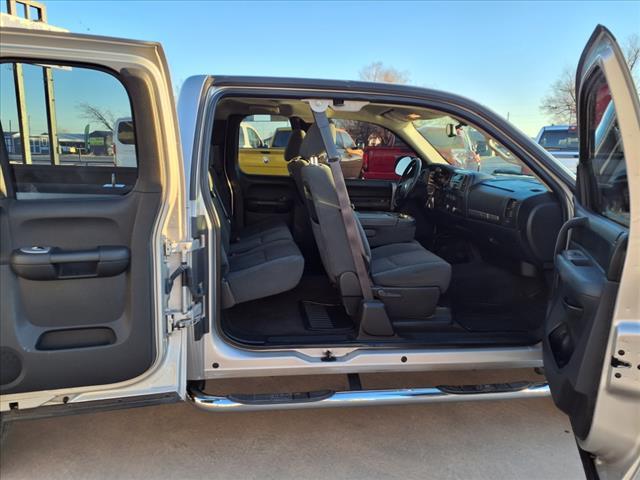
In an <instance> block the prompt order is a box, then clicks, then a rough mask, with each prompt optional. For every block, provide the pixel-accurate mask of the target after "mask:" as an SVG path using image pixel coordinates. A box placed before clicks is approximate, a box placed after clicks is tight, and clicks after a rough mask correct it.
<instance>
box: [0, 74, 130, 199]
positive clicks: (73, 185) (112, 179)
mask: <svg viewBox="0 0 640 480" xmlns="http://www.w3.org/2000/svg"><path fill="white" fill-rule="evenodd" d="M0 76H1V78H0V100H1V101H0V105H1V108H0V123H1V125H2V130H3V132H4V142H5V145H6V147H7V152H8V154H9V161H10V163H11V165H12V168H13V170H14V173H15V175H14V177H15V179H16V191H17V192H31V193H38V192H41V193H110V194H123V193H126V192H127V191H129V190H130V189H131V188H132V186H133V184H134V183H135V180H136V178H137V171H136V169H135V167H137V158H136V151H135V137H134V133H133V132H134V128H133V122H132V114H131V107H130V102H129V96H128V94H127V92H126V90H125V88H124V86H123V85H122V84H121V83H120V82H119V81H118V80H117V79H116V78H115V77H114V76H113V75H110V74H108V73H106V72H102V71H99V70H93V69H88V68H82V67H76V66H73V67H70V66H57V65H56V66H53V65H47V66H42V65H32V64H13V63H3V64H1V65H0ZM20 98H22V99H23V101H22V102H21V101H20ZM20 105H22V106H23V107H22V110H23V111H21V108H20ZM114 132H117V133H116V135H114ZM114 136H115V137H116V138H114ZM23 145H24V146H23Z"/></svg>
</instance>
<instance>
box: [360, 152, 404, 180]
mask: <svg viewBox="0 0 640 480" xmlns="http://www.w3.org/2000/svg"><path fill="white" fill-rule="evenodd" d="M407 155H409V156H415V155H416V154H415V152H414V151H413V150H411V149H410V148H409V147H407V146H406V145H405V144H403V143H400V144H399V145H398V144H396V145H394V146H382V145H380V146H377V147H365V149H364V154H363V156H362V178H364V179H367V180H398V179H399V178H400V177H399V176H398V175H396V173H395V168H396V162H397V161H398V159H399V158H402V157H406V156H407Z"/></svg>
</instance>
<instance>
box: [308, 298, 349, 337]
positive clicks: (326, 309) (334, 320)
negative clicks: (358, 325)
mask: <svg viewBox="0 0 640 480" xmlns="http://www.w3.org/2000/svg"><path fill="white" fill-rule="evenodd" d="M301 308H302V313H303V314H304V318H305V321H306V323H307V327H308V328H309V330H323V331H326V330H331V331H336V330H350V329H351V328H353V323H352V322H351V319H350V318H349V316H348V315H347V313H346V312H345V311H344V307H343V306H342V305H330V304H326V303H317V302H309V301H304V300H303V301H302V302H301Z"/></svg>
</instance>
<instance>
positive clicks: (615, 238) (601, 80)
mask: <svg viewBox="0 0 640 480" xmlns="http://www.w3.org/2000/svg"><path fill="white" fill-rule="evenodd" d="M576 78H577V82H576V85H577V91H576V98H577V107H578V129H579V136H580V161H579V164H578V169H577V181H576V191H577V194H576V199H575V209H574V218H572V219H570V220H569V221H568V222H567V223H565V225H564V226H563V227H562V229H561V230H560V234H559V236H558V240H557V243H556V249H555V250H556V251H555V276H554V288H553V291H552V299H551V303H550V306H549V309H548V312H547V319H546V324H545V335H544V339H543V345H544V365H545V374H546V377H547V379H548V381H549V385H550V387H551V393H552V396H553V400H554V402H555V403H556V405H557V406H558V407H559V408H560V409H561V410H562V411H564V412H565V413H567V415H568V416H569V418H570V420H571V425H572V428H573V431H574V433H575V435H576V438H577V440H578V447H579V449H580V451H581V458H582V460H583V464H584V466H585V472H586V473H587V476H588V477H589V478H598V476H601V477H604V478H611V479H613V478H616V479H618V478H636V476H637V475H638V474H639V473H640V462H639V461H638V459H640V383H639V382H638V378H640V375H638V374H637V373H635V372H637V371H638V370H639V369H640V302H638V298H639V297H638V285H640V268H639V267H640V216H639V215H638V212H640V141H639V140H640V101H639V100H638V95H637V91H636V90H635V87H634V84H633V81H632V79H631V75H630V73H629V70H628V68H627V66H626V62H625V59H624V56H623V54H622V52H621V51H620V48H619V47H618V45H617V43H616V41H615V39H614V37H613V36H612V35H611V33H610V32H609V31H608V30H607V29H606V28H604V27H602V26H598V27H597V28H596V30H595V31H594V33H593V35H592V36H591V38H590V40H589V42H588V44H587V47H586V48H585V50H584V52H583V54H582V57H581V59H580V63H579V65H578V71H577V75H576Z"/></svg>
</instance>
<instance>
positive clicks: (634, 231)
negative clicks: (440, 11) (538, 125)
mask: <svg viewBox="0 0 640 480" xmlns="http://www.w3.org/2000/svg"><path fill="white" fill-rule="evenodd" d="M0 47H1V48H0V59H1V61H2V63H3V65H4V66H3V68H2V69H0V75H2V87H3V88H2V89H1V91H0V93H1V95H2V98H1V99H0V100H1V103H2V106H3V108H2V111H1V112H0V114H1V115H2V117H1V118H0V123H1V125H2V127H3V128H5V129H6V128H7V126H8V125H9V124H10V123H11V125H18V126H19V132H18V131H16V133H19V135H18V136H19V137H20V143H19V145H22V146H23V147H21V148H22V150H20V151H21V152H22V153H21V155H22V156H20V155H18V156H16V157H13V156H12V158H11V160H10V159H9V156H8V154H7V149H6V146H5V142H0V239H1V241H0V285H1V286H2V288H1V289H0V358H1V362H0V412H1V413H2V417H1V421H2V423H3V424H4V423H5V422H11V421H19V420H22V419H28V418H37V417H43V416H53V415H66V414H69V413H80V412H87V411H93V410H99V409H109V408H122V407H128V406H130V407H134V406H142V405H150V404H154V403H161V402H170V401H180V400H184V401H188V402H191V403H192V404H193V405H194V406H196V407H197V408H200V409H203V410H205V411H210V412H229V411H249V410H268V409H306V408H327V407H353V406H367V405H388V404H414V403H430V402H444V401H446V402H448V401H475V400H499V399H503V400H506V399H527V398H538V397H543V396H548V395H551V396H552V397H553V400H554V402H555V404H556V405H557V407H558V408H559V409H560V410H562V411H563V412H565V413H566V414H567V415H568V416H569V418H570V420H571V425H572V428H573V431H574V434H575V436H576V439H577V444H578V447H579V451H580V455H581V458H582V460H583V464H584V467H585V472H586V474H587V476H588V477H589V478H598V475H599V476H600V477H599V478H606V479H614V478H615V479H622V478H624V479H632V478H637V477H636V476H637V474H638V473H639V471H640V470H639V469H640V386H639V385H640V301H639V299H640V295H638V285H640V141H639V139H640V102H639V100H638V96H637V93H636V91H635V89H634V86H633V85H634V84H633V81H632V79H631V75H630V73H629V70H628V68H627V66H626V63H625V60H624V57H623V54H622V52H621V50H620V48H619V46H618V44H617V43H616V41H615V39H614V37H613V35H612V34H611V33H610V32H609V31H608V30H607V29H606V28H604V27H602V26H598V27H597V28H596V29H595V31H594V33H593V34H592V36H591V38H590V39H589V41H588V42H587V45H586V47H585V50H584V52H583V54H582V57H581V59H580V62H579V67H578V70H577V77H576V78H577V79H578V80H577V86H576V98H577V99H578V105H579V108H578V126H577V128H578V130H579V132H580V137H581V139H582V140H583V145H584V146H585V148H583V149H581V150H580V158H579V161H580V162H581V163H583V164H585V165H587V166H588V167H589V168H585V169H581V172H582V173H583V174H582V175H580V176H579V177H578V178H577V179H575V178H574V177H573V176H571V175H570V174H569V173H568V172H567V171H566V169H564V168H562V167H561V166H560V165H558V163H557V162H556V160H555V159H554V158H553V157H552V156H551V155H550V154H549V152H547V151H546V150H544V149H543V148H542V147H540V145H538V144H537V143H536V142H534V141H533V140H531V139H530V138H528V137H527V136H525V135H524V134H523V133H522V132H521V131H520V130H518V129H517V128H516V127H514V126H513V125H512V124H511V123H509V122H508V121H507V120H505V119H503V118H501V117H500V116H498V115H496V114H495V113H493V112H492V111H491V110H489V109H487V108H485V107H483V106H481V105H479V104H478V103H475V102H474V101H471V100H468V99H466V98H463V97H460V96H457V95H454V94H449V93H446V92H440V91H435V90H430V89H424V88H417V87H410V86H406V85H393V84H384V83H366V82H347V81H330V80H311V79H295V78H286V79H280V78H268V77H225V76H219V75H216V76H207V75H199V76H195V77H191V78H189V79H188V80H186V81H185V82H184V84H183V86H182V89H181V92H180V98H179V101H178V105H177V108H176V105H175V104H174V96H173V89H172V85H171V80H170V76H169V71H168V65H167V61H166V58H165V56H164V52H163V49H162V47H161V46H160V45H159V44H157V43H153V42H138V41H132V40H120V39H116V38H106V37H97V36H88V35H80V34H72V33H66V32H53V31H35V30H34V31H30V30H26V29H18V28H4V27H2V28H1V29H0ZM52 65H57V66H63V67H66V68H55V69H51V70H47V69H50V68H51V66H52ZM532 65H535V62H532ZM43 71H44V73H45V75H49V74H50V75H51V82H53V83H54V84H55V85H56V86H57V87H59V88H63V87H64V88H65V89H66V91H67V92H70V95H71V97H72V98H71V100H73V101H71V102H67V107H65V105H64V101H62V97H60V98H59V99H58V100H59V102H58V103H57V105H56V107H55V108H57V109H58V110H57V113H58V117H59V118H63V117H64V116H65V115H67V116H68V115H73V114H74V112H76V110H75V107H76V105H78V104H79V103H81V102H92V103H93V106H95V107H96V108H99V109H104V110H107V109H108V110H109V111H112V112H114V116H116V117H118V118H120V119H121V122H120V124H119V126H118V127H117V130H118V131H119V130H120V127H122V132H121V133H122V134H123V135H122V137H121V138H120V140H119V143H118V145H117V146H116V154H117V155H122V157H120V158H122V161H121V162H120V163H122V164H126V165H132V164H133V161H134V160H135V166H136V167H137V168H131V167H130V166H126V167H123V166H120V165H94V164H91V163H78V164H75V165H60V164H58V163H56V161H55V155H54V154H53V153H52V154H51V162H50V163H47V164H44V163H38V164H34V163H31V162H29V161H28V159H29V149H28V148H24V146H25V145H28V143H29V139H30V136H29V122H28V115H26V114H25V113H27V112H25V111H23V109H22V110H21V109H20V108H16V105H24V104H28V102H26V103H25V102H23V100H24V98H29V97H30V96H32V95H40V98H42V97H41V96H42V92H41V91H40V90H39V89H42V88H45V87H46V86H44V87H43V82H42V81H38V82H25V83H24V85H21V86H20V88H19V89H18V90H17V91H16V90H15V89H14V88H13V86H14V85H20V79H21V78H22V77H23V75H38V77H37V78H39V79H41V78H42V73H43ZM5 86H6V87H7V88H5ZM80 86H81V87H82V88H80ZM98 86H99V87H98ZM603 92H604V93H606V95H608V97H606V98H607V100H606V101H604V102H603V101H600V102H598V108H594V105H595V104H596V103H597V102H596V100H601V99H602V98H605V97H604V96H603ZM20 102H22V103H20ZM65 108H67V109H66V110H63V109H65ZM63 114H64V115H63ZM76 114H77V113H76ZM251 115H278V116H284V117H286V118H287V119H288V120H289V121H290V124H291V125H292V132H291V136H290V140H289V141H288V143H287V145H286V148H285V159H286V161H288V162H290V163H289V164H287V166H288V167H291V168H290V169H287V173H286V174H283V175H273V176H266V175H251V174H247V173H245V172H242V171H241V169H240V168H239V166H238V161H239V160H238V159H239V150H240V147H241V146H242V145H241V143H240V142H239V139H238V137H239V134H240V133H239V127H240V124H241V123H242V120H243V119H244V118H247V117H248V116H251ZM65 118H72V117H65ZM445 118H446V119H448V118H452V119H453V121H455V123H456V124H463V123H464V124H466V125H469V126H470V127H473V128H474V129H476V130H478V131H481V132H486V139H487V142H488V143H490V144H491V145H493V146H495V148H496V149H497V150H499V151H504V152H508V156H509V159H510V163H514V164H517V165H518V166H519V167H521V168H519V169H517V170H516V169H514V170H513V172H511V171H510V172H508V173H507V174H505V173H504V172H498V173H497V174H487V173H484V172H479V171H477V168H476V169H468V168H463V167H464V166H462V168H461V166H459V165H451V164H450V163H449V162H448V161H447V159H446V158H445V156H443V154H442V153H440V152H439V151H438V149H437V148H435V147H434V145H432V144H431V143H430V142H429V140H428V138H426V137H425V136H424V135H422V134H421V133H420V131H419V128H418V127H419V126H420V125H421V122H422V121H423V120H424V119H436V120H437V119H445ZM129 119H133V124H132V123H131V120H129ZM332 119H336V120H341V121H347V120H353V121H361V122H369V123H372V124H375V125H381V126H384V127H385V128H386V129H388V130H389V131H390V132H391V133H393V134H394V135H396V136H397V137H398V138H400V139H401V140H402V141H403V142H404V143H405V144H406V145H407V146H408V150H409V151H411V152H415V155H412V156H405V157H403V158H400V159H399V160H398V161H397V164H396V165H395V169H396V170H395V172H396V174H397V175H398V176H397V178H398V180H397V181H395V180H382V179H380V180H367V179H360V178H357V179H345V178H344V177H345V175H344V174H343V173H342V169H341V168H340V164H339V162H340V154H339V151H338V148H337V141H336V129H335V128H334V124H333V123H332V122H331V120H332ZM447 121H448V120H447ZM52 123H53V122H51V121H49V122H48V127H43V128H49V130H53V127H54V126H53V125H52ZM76 123H77V125H82V124H84V123H85V122H84V121H82V122H80V121H78V122H76ZM294 127H295V128H294ZM16 128H18V127H16ZM134 132H135V134H133V133H134ZM596 132H597V133H596ZM38 133H40V132H38ZM102 133H103V134H104V136H105V137H106V136H107V135H108V136H110V135H111V133H110V132H102ZM116 133H119V132H116ZM49 135H51V133H49ZM14 137H15V138H16V139H17V136H15V134H14ZM132 147H135V149H133V150H128V153H127V155H124V152H125V151H123V149H125V148H132ZM134 153H135V156H133V154H134ZM505 155H506V154H505ZM525 167H526V169H527V173H526V174H525V173H522V172H524V171H525V170H524V169H525ZM289 170H290V171H291V176H289V174H288V171H289ZM529 172H530V173H529ZM354 208H355V209H356V210H358V209H359V210H360V211H358V212H357V214H356V213H355V212H354ZM436 234H437V236H436ZM496 368H501V369H505V370H507V371H509V372H513V371H515V370H514V369H520V368H531V369H533V368H537V369H539V370H540V369H542V368H544V377H542V376H540V377H539V379H540V380H539V381H534V382H532V381H519V380H518V378H513V381H510V382H507V383H499V384H489V385H485V384H478V385H455V384H446V382H445V384H442V385H424V386H422V387H420V388H387V389H366V388H363V387H362V385H361V383H360V382H359V380H358V375H359V374H361V373H376V372H407V371H413V372H416V371H427V370H438V371H446V370H465V369H496ZM320 374H333V375H348V378H349V380H350V381H349V388H348V389H344V390H338V391H334V390H323V391H308V392H288V393H274V394H259V393H256V394H246V393H245V394H241V393H237V392H234V391H230V392H224V393H218V394H213V393H211V390H209V387H210V386H211V385H212V383H213V384H215V382H217V381H219V380H220V379H229V378H236V379H242V378H248V377H265V376H286V375H320ZM514 375H515V374H514ZM205 382H208V383H205ZM428 414H429V413H428V412H425V415H428ZM309 428H313V427H312V426H310V427H309ZM430 434H433V432H431V433H430V432H425V435H430ZM472 434H473V435H482V434H483V432H472ZM211 435H212V438H213V436H215V432H212V433H211ZM247 435H251V432H247ZM523 435H526V429H523ZM216 441H224V439H216Z"/></svg>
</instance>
